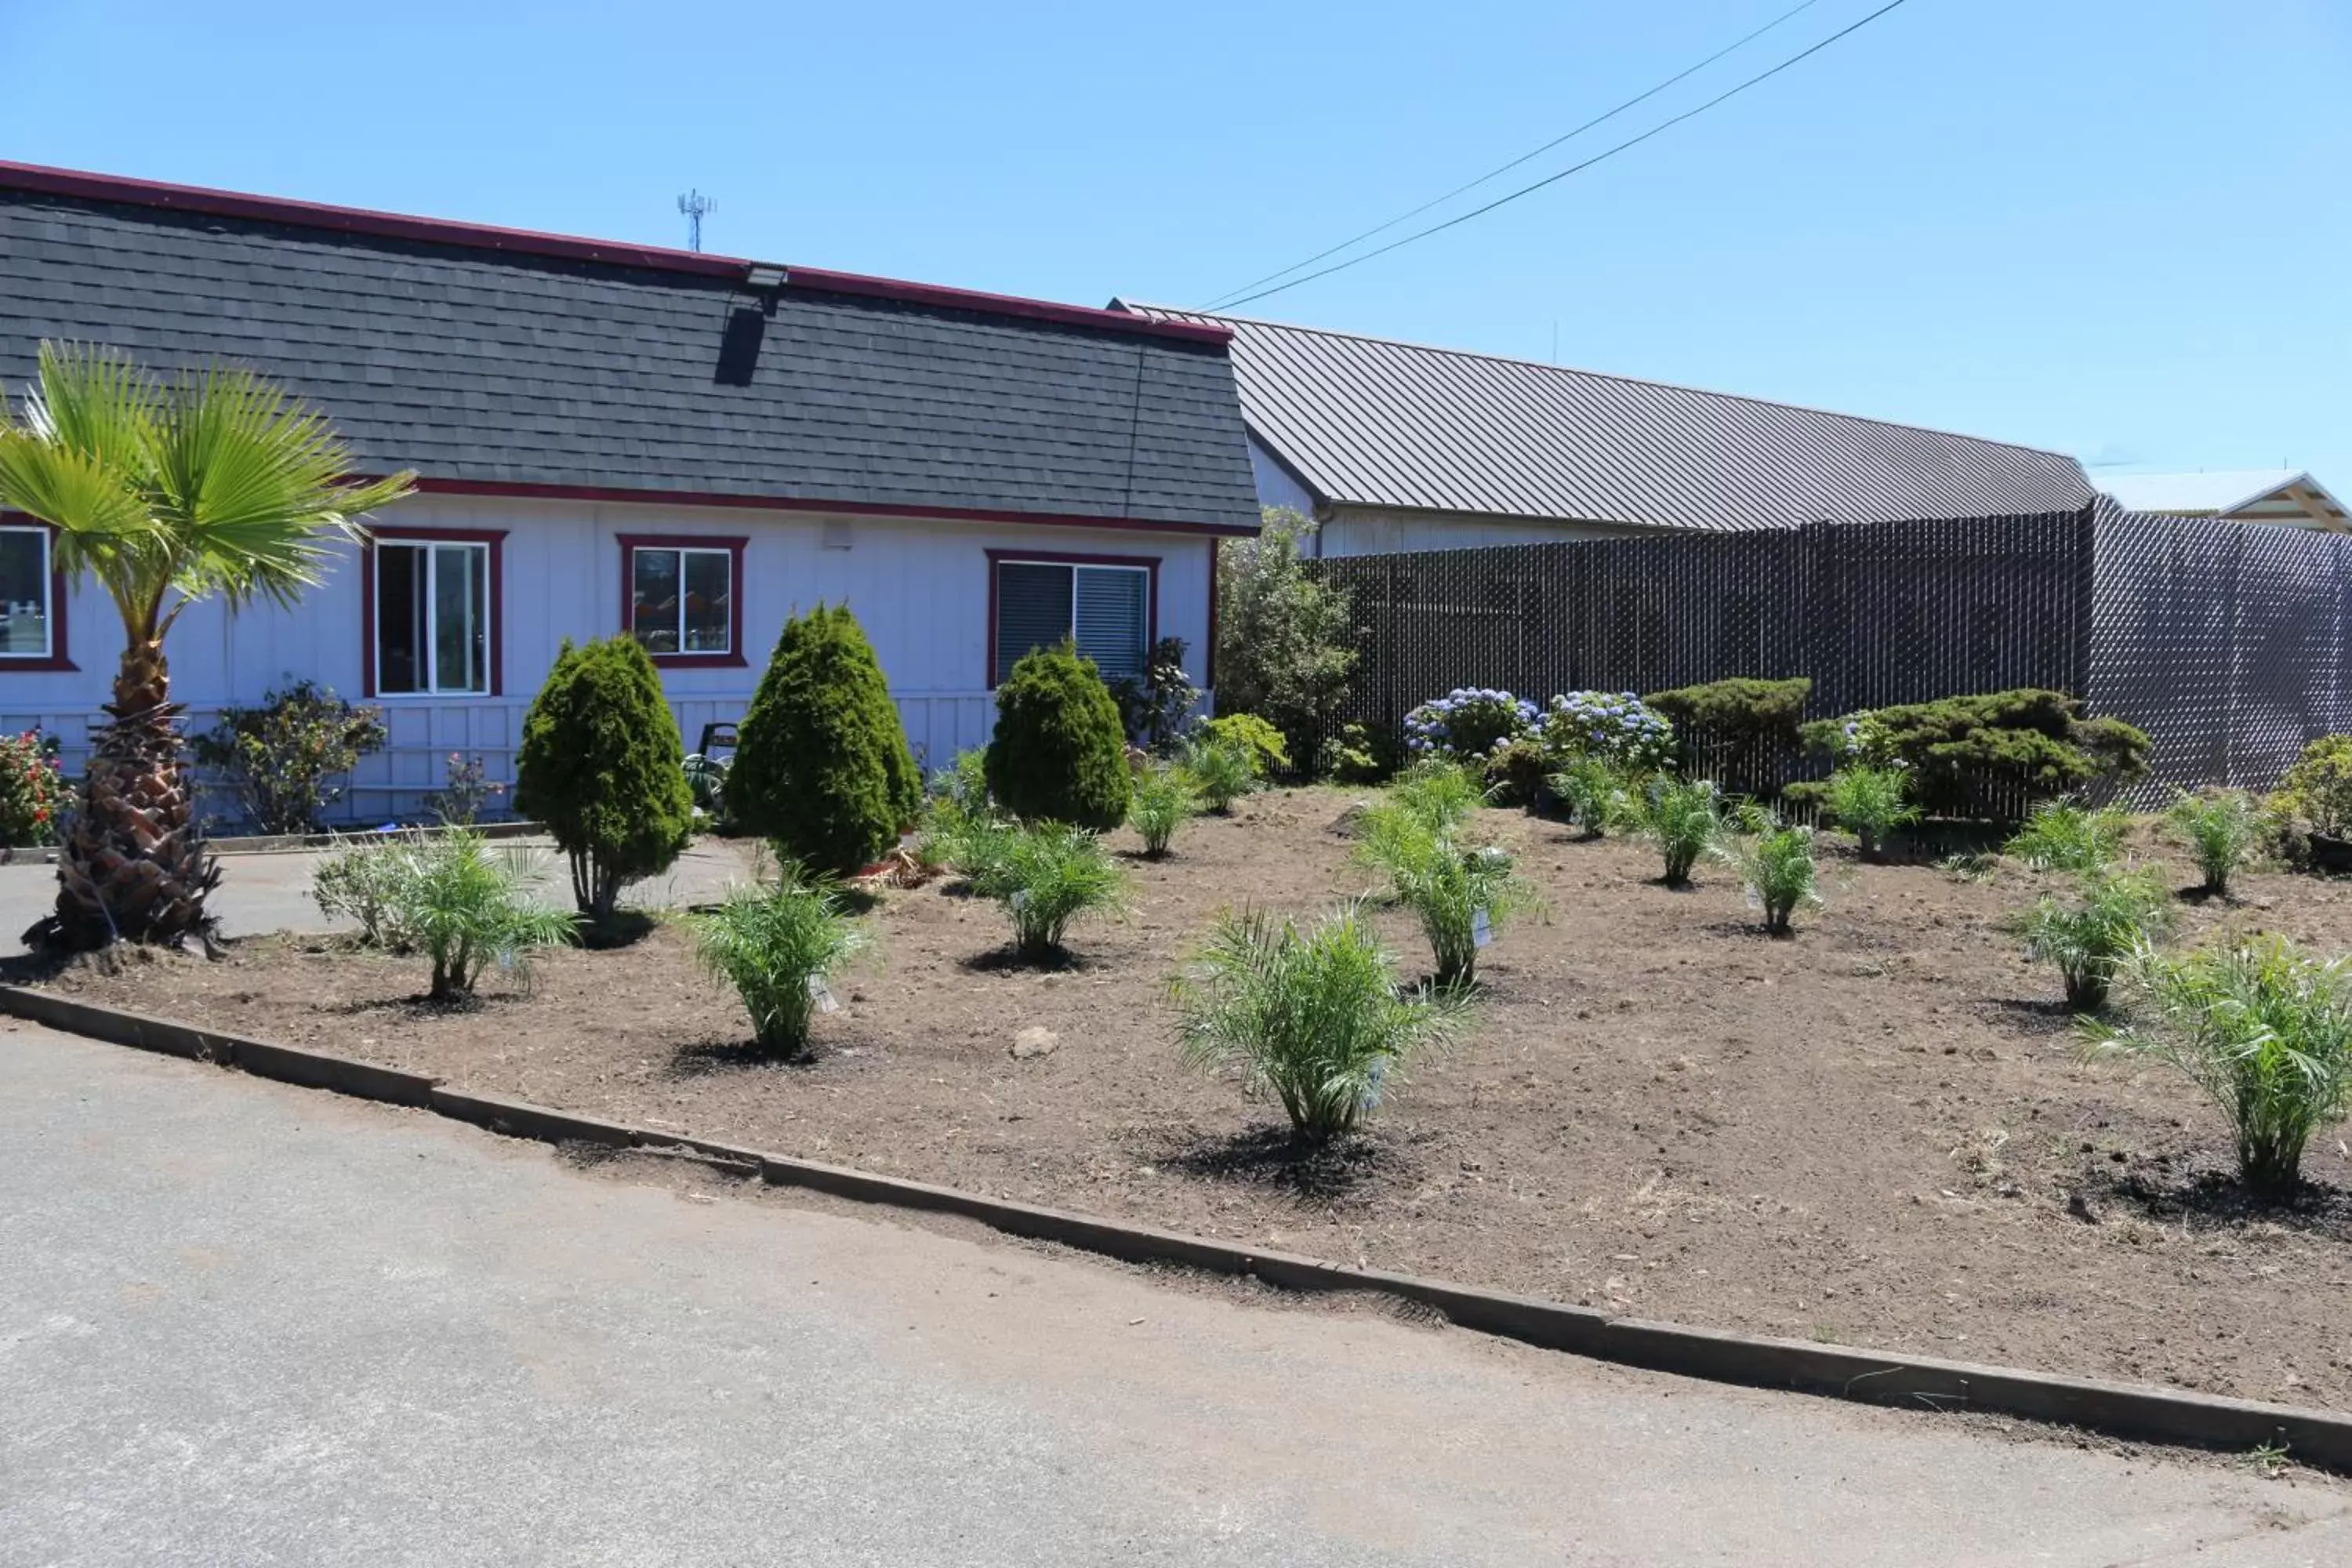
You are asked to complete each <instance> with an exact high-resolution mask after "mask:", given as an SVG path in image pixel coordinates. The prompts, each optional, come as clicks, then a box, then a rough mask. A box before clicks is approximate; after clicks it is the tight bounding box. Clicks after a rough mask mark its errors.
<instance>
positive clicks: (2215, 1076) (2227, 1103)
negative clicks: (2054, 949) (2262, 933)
mask: <svg viewBox="0 0 2352 1568" xmlns="http://www.w3.org/2000/svg"><path fill="white" fill-rule="evenodd" d="M2125 973H2126V974H2127V975H2128V977H2129V978H2130V979H2131V980H2132V981H2133V982H2135V983H2136V988H2137V990H2138V991H2140V992H2141V993H2142V994H2145V995H2146V997H2147V1002H2148V1005H2149V1011H2150V1014H2151V1016H2150V1017H2149V1018H2148V1019H2147V1022H2146V1023H2145V1024H2144V1025H2142V1024H2134V1025H2126V1026H2105V1025H2101V1024H2096V1023H2086V1025H2085V1032H2086V1033H2087V1034H2088V1035H2089V1036H2090V1037H2091V1043H2090V1050H2091V1052H2092V1054H2094V1055H2098V1056H2124V1057H2134V1058H2145V1059H2147V1060H2151V1061H2156V1062H2160V1063H2162V1064H2163V1065H2164V1066H2167V1067H2169V1068H2174V1069H2175V1070H2176V1071H2178V1072H2179V1073H2181V1074H2182V1075H2183V1076H2184V1077H2186V1078H2187V1079H2189V1081H2190V1082H2192V1083H2194V1084H2196V1085H2197V1087H2198V1088H2200V1089H2203V1090H2204V1091H2205V1093H2206V1094H2207V1095H2208V1096H2209V1097H2210V1098H2211V1100H2213V1102H2214V1103H2215V1104H2216V1105H2219V1106H2220V1107H2221V1110H2222V1112H2223V1113H2224V1114H2225V1115H2227V1116H2228V1117H2229V1118H2230V1121H2231V1124H2232V1125H2233V1126H2234V1127H2235V1129H2236V1131H2237V1141H2238V1173H2239V1176H2240V1178H2241V1179H2242V1181H2244V1183H2245V1184H2246V1185H2247V1186H2249V1187H2251V1188H2252V1189H2253V1190H2254V1191H2256V1192H2258V1193H2261V1194H2264V1195H2265V1196H2271V1197H2281V1196H2286V1195H2288V1194H2292V1193H2294V1190H2295V1189H2296V1187H2297V1186H2299V1185H2300V1184H2301V1183H2302V1180H2303V1173H2302V1166H2303V1151H2304V1146H2305V1144H2306V1143H2308V1142H2310V1141H2311V1136H2312V1134H2313V1133H2314V1132H2316V1131H2319V1130H2321V1129H2323V1128H2326V1127H2328V1126H2332V1125H2334V1124H2335V1123H2336V1122H2338V1121H2343V1120H2344V1119H2345V1117H2346V1116H2347V1115H2352V968H2347V960H2345V959H2343V958H2335V959H2329V960H2326V961H2325V962H2322V961H2320V960H2317V959H2314V958H2308V957H2305V955H2304V954H2303V953H2301V952H2297V951H2296V949H2295V948H2294V944H2293V943H2291V942H2286V941H2284V939H2281V938H2278V937H2267V938H2263V939H2260V940H2256V941H2252V942H2240V943H2238V944H2235V945H2233V946H2231V947H2227V948H2222V949H2218V950H2207V951H2202V952H2193V953H2190V954H2189V955H2187V956H2186V957H2182V958H2167V957H2165V956H2164V955H2163V954H2161V953H2159V952H2156V951H2155V950H2154V949H2153V948H2152V947H2150V946H2148V945H2147V944H2145V943H2143V944H2142V945H2140V946H2139V947H2138V948H2137V949H2135V950H2134V951H2133V952H2132V953H2131V955H2130V958H2129V960H2128V961H2127V963H2126V969H2125Z"/></svg>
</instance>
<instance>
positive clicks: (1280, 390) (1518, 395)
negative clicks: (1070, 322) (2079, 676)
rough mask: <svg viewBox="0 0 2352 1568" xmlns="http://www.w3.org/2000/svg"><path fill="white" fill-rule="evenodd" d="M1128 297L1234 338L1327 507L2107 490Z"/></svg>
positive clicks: (2001, 464) (1709, 400) (1703, 516)
mask: <svg viewBox="0 0 2352 1568" xmlns="http://www.w3.org/2000/svg"><path fill="white" fill-rule="evenodd" d="M1114 303H1121V302H1120V301H1114ZM1125 303H1126V308H1127V309H1129V310H1135V311H1137V312H1139V313H1140V314H1144V315H1148V316H1152V317H1155V318H1158V319H1160V320H1177V321H1202V322H1207V323H1211V324H1214V325H1221V326H1226V327H1230V328H1231V329H1232V330H1233V333H1234V341H1233V363H1234V374H1235V376H1236V378H1237V379H1238V381H1239V383H1240V386H1241V397H1242V416H1243V417H1244V420H1246V421H1247V423H1248V425H1249V426H1250V428H1251V430H1252V431H1253V432H1254V433H1255V435H1256V436H1257V437H1258V438H1259V439H1260V440H1261V441H1262V442H1264V443H1265V445H1266V446H1267V447H1270V448H1271V449H1272V450H1273V451H1274V453H1275V454H1276V456H1277V457H1278V458H1281V459H1282V461H1283V462H1284V463H1286V465H1288V466H1289V467H1290V468H1291V469H1292V470H1293V471H1295V472H1296V473H1297V476H1298V477H1299V479H1301V480H1302V481H1304V482H1305V484H1306V485H1307V488H1308V489H1310V490H1312V491H1313V492H1314V493H1315V494H1316V496H1317V497H1318V500H1321V501H1323V502H1326V503H1328V504H1332V505H1339V506H1365V507H1392V508H1401V509H1411V510H1426V511H1445V512H1468V513H1476V514H1483V515H1496V516H1507V517H1514V518H1539V519H1547V520H1553V519H1556V520H1559V521H1580V522H1612V523H1631V524H1636V525H1647V526H1653V527H1660V528H1676V529H1700V530H1707V531H1741V530H1748V529H1766V528H1789V527H1794V526H1797V525H1799V524H1801V523H1807V522H1816V521H1832V522H1874V521H1899V520H1903V519H1909V518H1944V517H1988V516H2000V515H2017V514H2025V513H2037V512H2051V511H2069V510H2074V509H2076V508H2079V507H2082V506H2084V505H2087V504H2089V502H2090V500H2091V499H2092V496H2093V494H2094V491H2093V489H2092V487H2091V484H2090V481H2089V480H2088V479H2085V478H2084V473H2083V468H2082V465H2080V464H2079V463H2077V462H2076V461H2075V460H2074V458H2070V457H2067V456H2065V455H2064V454H2063V453H2060V452H2046V451H2041V450H2038V449H2036V448H2033V447H2016V446H2010V445H2008V444H2006V443H2002V442H1998V441H1985V440H1979V439H1977V438H1976V437H1969V436H1956V435H1951V434H1949V433H1948V432H1945V431H1940V430H1923V429H1920V428H1917V427H1916V426H1908V425H1893V424H1888V423H1886V422H1885V421H1883V420H1877V419H1863V418H1857V417H1854V416H1851V415H1843V414H1830V413H1824V412H1822V410H1819V409H1813V408H1801V407H1797V406H1794V405H1790V404H1785V403H1769V402H1765V401H1763V400H1761V399H1759V398H1752V397H1736V396H1731V395H1727V394H1724V393H1718V392H1702V391H1699V390H1696V389H1695V388H1692V387H1686V386H1673V385H1668V384H1664V383H1662V382H1653V381H1636V380H1633V379H1631V378H1629V377H1625V376H1617V375H1604V374H1598V373H1596V372H1593V371H1586V370H1572V369H1568V368H1565V367H1562V366H1559V365H1550V364H1538V363H1534V362H1532V361H1528V360H1514V359H1501V358H1497V357H1496V356H1494V355H1491V354H1480V353H1465V352H1462V351H1459V350H1454V349H1440V348H1428V347H1423V346H1422V345H1420V344H1415V343H1403V342H1390V341H1387V340H1385V339H1381V338H1368V337H1361V336H1358V335H1356V334H1354V333H1349V332H1337V331H1324V330H1322V329H1319V328H1314V327H1297V326H1289V325H1286V324H1284V323H1281V322H1276V321H1254V320H1250V319H1248V318H1245V317H1234V316H1219V315H1212V314H1205V313H1202V312H1200V311H1192V310H1173V309H1170V308H1168V307H1164V306H1151V305H1142V304H1136V303H1133V302H1125Z"/></svg>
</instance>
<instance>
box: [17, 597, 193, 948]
mask: <svg viewBox="0 0 2352 1568" xmlns="http://www.w3.org/2000/svg"><path fill="white" fill-rule="evenodd" d="M171 690H172V678H171V670H170V668H169V667H168V666H167V665H166V664H165V662H164V659H163V646H162V645H161V644H160V643H157V642H151V641H147V640H144V639H137V640H134V641H133V642H132V643H131V646H130V647H128V648H126V649H124V650H123V654H122V667H121V670H120V671H118V672H117V673H116V675H115V678H114V700H113V701H112V702H110V703H109V704H108V705H107V708H106V713H107V719H108V721H107V722H106V723H105V724H102V725H100V727H99V731H98V733H97V735H96V736H95V738H94V741H93V743H92V746H91V749H90V757H89V770H88V772H87V773H85V774H84V776H83V779H82V787H81V802H80V809H79V811H78V812H76V814H75V816H74V822H73V827H72V830H71V832H70V833H69V834H68V836H67V838H66V846H65V853H64V854H63V855H61V856H59V857H58V910H57V913H56V914H54V915H52V916H51V917H49V919H47V921H43V922H42V923H41V924H39V925H37V926H35V927H34V928H33V930H32V931H27V932H26V942H28V943H47V944H50V945H55V946H61V947H66V948H69V949H90V948H99V947H104V946H106V945H107V944H108V943H110V942H181V941H184V939H186V938H187V937H189V936H192V935H209V934H210V933H211V930H212V926H213V920H212V917H211V916H209V915H207V914H206V913H205V898H206V897H207V896H208V895H209V894H210V893H211V892H212V890H213V889H215V887H217V886H219V884H220V868H219V866H218V865H217V864H215V861H214V859H213V857H212V855H211V853H210V852H209V851H208V850H207V849H206V848H205V843H204V838H203V835H202V833H201V831H200V830H199V828H198V827H197V825H196V821H195V791H194V787H193V783H192V781H191V779H190V777H189V774H188V767H187V763H185V761H184V760H183V757H182V752H181V738H180V724H179V719H180V712H181V710H180V708H179V706H178V705H177V704H176V703H174V702H173V701H172V700H171Z"/></svg>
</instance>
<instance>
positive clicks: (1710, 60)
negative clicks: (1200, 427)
mask: <svg viewBox="0 0 2352 1568" xmlns="http://www.w3.org/2000/svg"><path fill="white" fill-rule="evenodd" d="M1820 4H1821V0H1803V4H1801V5H1795V6H1792V7H1790V9H1788V10H1786V11H1783V12H1781V13H1780V15H1779V16H1775V17H1773V18H1772V19H1771V20H1770V21H1769V22H1767V23H1765V24H1764V25H1763V26H1760V27H1759V28H1757V29H1756V30H1755V31H1754V32H1752V33H1747V34H1743V35H1742V36H1740V37H1737V38H1734V39H1733V40H1732V41H1731V42H1730V43H1727V44H1726V45H1724V46H1723V47H1721V48H1719V49H1717V50H1716V51H1715V53H1713V54H1711V55H1709V56H1707V57H1706V58H1705V59H1703V60H1701V61H1699V62H1698V63H1697V64H1696V65H1693V66H1687V67H1685V68H1683V69H1681V70H1678V71H1676V72H1675V74H1674V75H1672V76H1670V77H1668V78H1667V79H1665V80H1664V81H1662V82H1660V83H1658V84H1657V85H1656V86H1655V87H1653V88H1651V89H1649V90H1647V91H1646V92H1641V93H1636V94H1635V95H1634V96H1633V97H1632V98H1629V99H1627V100H1625V101H1624V102H1622V103H1621V104H1619V105H1617V106H1616V107H1615V108H1614V109H1610V110H1603V111H1602V112H1601V113H1599V114H1596V115H1594V116H1593V117H1592V118H1591V119H1590V120H1588V121H1585V122H1584V123H1583V124H1581V125H1580V126H1578V127H1577V128H1576V129H1575V130H1573V131H1564V132H1560V133H1559V135H1557V136H1555V137H1553V138H1552V139H1551V140H1550V141H1549V142H1545V143H1544V144H1543V145H1542V146H1540V147H1537V148H1534V149H1531V150H1530V151H1528V152H1525V153H1520V154H1519V155H1518V156H1517V157H1516V158H1514V159H1512V160H1511V161H1510V162H1509V163H1502V164H1498V165H1496V167H1494V168H1492V169H1489V170H1487V171H1486V173H1485V174H1481V175H1479V176H1478V177H1477V178H1476V179H1475V180H1471V181H1469V182H1467V183H1466V184H1459V185H1456V186H1454V188H1453V189H1452V190H1450V191H1448V192H1446V193H1445V194H1444V195H1442V196H1432V197H1431V198H1430V199H1429V200H1427V201H1425V202H1423V203H1422V204H1421V205H1419V206H1417V207H1414V208H1412V209H1411V210H1410V211H1407V212H1401V213H1399V214H1397V215H1396V216H1394V217H1392V218H1391V219H1389V220H1388V221H1387V222H1386V223H1382V224H1375V225H1373V226H1371V227H1370V228H1368V229H1366V230H1364V232H1363V233H1361V234H1359V235H1351V236H1349V237H1348V238H1346V239H1343V240H1341V241H1340V242H1339V244H1337V245H1335V246H1332V247H1330V248H1329V249H1328V250H1318V251H1317V252H1316V253H1315V254H1314V255H1312V256H1310V257H1308V258H1306V259H1305V260H1304V261H1294V262H1292V263H1291V264H1290V265H1289V266H1287V267H1285V268H1280V269H1279V270H1277V271H1274V272H1269V273H1267V274H1266V275H1265V277H1263V278H1253V279H1250V280H1249V281H1248V282H1246V283H1244V284H1243V285H1242V286H1241V287H1240V288H1238V289H1226V290H1225V292H1224V293H1223V294H1220V295H1219V296H1218V297H1217V300H1223V299H1225V298H1227V297H1228V296H1231V295H1234V294H1246V293H1248V292H1249V291H1250V290H1251V289H1255V288H1256V287H1257V286H1258V285H1259V284H1261V283H1271V282H1273V281H1274V280H1275V279H1277V278H1283V277H1287V276H1288V275H1289V274H1291V273H1293V272H1296V271H1297V270H1299V269H1300V268H1305V267H1312V266H1314V265H1315V264H1316V263H1317V262H1318V261H1320V260H1322V259H1323V258H1325V257H1327V256H1337V255H1338V254H1339V252H1341V251H1343V250H1345V249H1347V248H1348V247H1350V246H1353V245H1359V244H1361V243H1362V242H1363V241H1365V240H1367V239H1370V238H1371V237H1372V236H1374V235H1376V234H1386V233H1387V232H1388V231H1389V230H1390V229H1392V228H1394V227H1396V226H1397V225H1399V224H1401V223H1403V222H1405V221H1406V220H1408V219H1411V218H1417V217H1419V216H1421V215H1422V214H1423V213H1425V212H1427V211H1428V210H1429V209H1430V208H1432V207H1435V206H1443V205H1445V204H1446V203H1447V202H1450V201H1452V200H1453V199H1454V197H1456V196H1458V195H1461V194H1462V193H1463V192H1465V191H1474V190H1476V189H1477V188H1478V187H1479V186H1480V185H1483V184H1486V182H1487V181H1489V180H1491V179H1493V178H1495V177H1496V175H1498V174H1509V173H1510V172H1511V171H1512V170H1513V169H1516V168H1517V167H1518V166H1519V165H1520V164H1522V163H1528V162H1529V161H1530V160H1532V159H1536V158H1540V157H1542V156H1543V155H1544V154H1545V153H1549V152H1550V151H1551V150H1552V149H1553V148H1555V147H1557V146H1559V144H1560V143H1561V142H1572V141H1574V140H1575V139H1576V138H1578V137H1579V136H1581V135H1583V134H1584V133H1585V132H1588V131H1590V130H1591V129H1592V128H1593V127H1594V126H1596V125H1601V124H1603V123H1605V122H1607V121H1612V120H1614V119H1616V118H1617V116H1619V115H1621V114H1622V113H1624V112H1625V111H1626V110H1629V109H1632V108H1633V107H1634V106H1635V105H1637V104H1642V103H1646V102H1647V101H1649V100H1651V99H1654V98H1655V97H1657V96H1658V94H1660V93H1662V92H1664V91H1665V90H1666V89H1668V88H1670V87H1672V86H1674V85H1675V83H1676V82H1678V81H1681V80H1682V79H1684V78H1685V77H1688V76H1694V75H1696V74H1697V73H1698V72H1700V71H1703V70H1705V69H1706V68H1707V67H1709V66H1711V65H1713V64H1714V63H1715V62H1716V61H1717V60H1719V59H1721V58H1723V57H1724V56H1726V55H1727V54H1731V53H1733V52H1734V51H1736V50H1738V49H1742V48H1745V47H1747V46H1748V45H1749V44H1752V43H1754V42H1755V41H1756V40H1757V39H1759V38H1760V37H1763V36H1764V35H1765V34H1767V33H1769V32H1770V31H1771V30H1772V29H1773V28H1775V27H1777V26H1780V24H1781V23H1783V22H1785V21H1787V20H1789V18H1790V17H1791V16H1796V15H1797V14H1798V13H1799V12H1801V11H1810V10H1811V9H1812V8H1813V7H1814V6H1815V5H1820ZM1217 300H1211V301H1210V302H1209V303H1208V304H1206V305H1204V306H1202V309H1203V310H1215V309H1216V308H1217Z"/></svg>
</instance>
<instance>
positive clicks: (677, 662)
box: [619, 533, 748, 669]
mask: <svg viewBox="0 0 2352 1568" xmlns="http://www.w3.org/2000/svg"><path fill="white" fill-rule="evenodd" d="M619 539H620V545H621V629H622V630H623V631H624V632H635V630H636V610H637V595H636V577H635V567H636V560H635V552H637V551H640V550H724V551H725V552H727V554H728V557H729V565H728V568H727V570H728V573H729V576H728V579H727V647H728V651H727V652H725V653H652V652H648V653H647V654H646V658H650V659H652V660H653V661H654V666H655V668H658V669H741V668H745V666H746V664H747V663H748V661H747V660H746V659H745V658H744V657H743V546H744V544H745V543H746V542H747V541H746V540H745V538H744V537H743V536H742V535H740V534H733V535H730V534H708V533H624V534H622V535H620V536H619ZM685 591H686V574H685V572H684V571H683V569H681V570H680V572H679V573H678V592H680V593H684V592H685Z"/></svg>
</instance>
